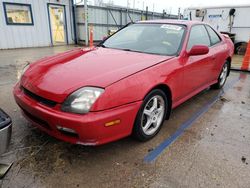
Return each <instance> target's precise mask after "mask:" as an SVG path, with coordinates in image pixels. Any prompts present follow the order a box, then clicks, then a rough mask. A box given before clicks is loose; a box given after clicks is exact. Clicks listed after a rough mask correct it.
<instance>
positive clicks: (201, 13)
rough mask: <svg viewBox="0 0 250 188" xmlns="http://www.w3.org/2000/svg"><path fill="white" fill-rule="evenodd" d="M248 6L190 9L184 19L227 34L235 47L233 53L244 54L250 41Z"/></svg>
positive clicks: (185, 13)
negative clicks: (200, 22)
mask: <svg viewBox="0 0 250 188" xmlns="http://www.w3.org/2000/svg"><path fill="white" fill-rule="evenodd" d="M249 12H250V5H239V6H217V7H190V8H187V9H185V10H184V19H187V20H196V21H203V22H206V23H209V24H210V25H211V26H212V27H213V28H214V29H216V30H217V31H219V32H222V33H225V34H228V35H229V36H230V37H231V38H232V40H233V42H234V45H235V53H237V54H244V53H245V51H246V46H247V42H248V41H249V39H250V19H248V17H249Z"/></svg>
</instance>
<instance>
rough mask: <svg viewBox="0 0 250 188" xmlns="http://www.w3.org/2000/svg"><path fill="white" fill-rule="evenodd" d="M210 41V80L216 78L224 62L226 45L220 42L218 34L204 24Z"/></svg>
mask: <svg viewBox="0 0 250 188" xmlns="http://www.w3.org/2000/svg"><path fill="white" fill-rule="evenodd" d="M205 27H206V29H207V31H208V34H209V37H210V41H211V47H210V53H211V54H212V73H211V76H210V81H214V80H217V79H218V76H219V74H220V71H221V67H222V66H223V64H224V59H223V57H224V53H225V49H226V45H225V44H222V40H221V38H220V36H219V35H218V34H217V33H216V32H215V31H214V30H213V29H212V28H211V27H210V26H208V25H206V26H205Z"/></svg>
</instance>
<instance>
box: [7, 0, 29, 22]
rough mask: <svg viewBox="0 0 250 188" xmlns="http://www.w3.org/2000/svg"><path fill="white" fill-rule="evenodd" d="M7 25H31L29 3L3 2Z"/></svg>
mask: <svg viewBox="0 0 250 188" xmlns="http://www.w3.org/2000/svg"><path fill="white" fill-rule="evenodd" d="M3 7H4V13H5V19H6V24H7V25H33V17H32V10H31V5H30V4H21V3H7V2H3Z"/></svg>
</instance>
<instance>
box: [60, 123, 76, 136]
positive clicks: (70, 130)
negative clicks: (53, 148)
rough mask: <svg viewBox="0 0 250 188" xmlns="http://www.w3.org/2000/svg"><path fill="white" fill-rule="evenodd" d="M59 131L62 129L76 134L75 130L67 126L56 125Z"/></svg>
mask: <svg viewBox="0 0 250 188" xmlns="http://www.w3.org/2000/svg"><path fill="white" fill-rule="evenodd" d="M56 127H57V129H58V130H59V131H64V132H68V133H72V134H76V131H75V130H73V129H70V128H67V127H61V126H59V125H57V126H56Z"/></svg>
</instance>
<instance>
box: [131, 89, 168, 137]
mask: <svg viewBox="0 0 250 188" xmlns="http://www.w3.org/2000/svg"><path fill="white" fill-rule="evenodd" d="M167 110H168V101H167V97H166V95H165V93H164V92H163V91H162V90H160V89H155V90H152V91H151V92H150V93H149V94H148V95H147V96H146V97H145V99H144V100H143V103H142V105H141V107H140V109H139V111H138V113H137V116H136V120H135V124H134V127H133V134H132V135H133V137H134V138H136V139H137V140H139V141H147V140H150V139H151V138H153V137H154V136H155V135H156V134H157V133H158V132H159V131H160V129H161V126H162V124H163V122H164V120H165V118H166V114H167ZM147 127H148V128H147Z"/></svg>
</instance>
